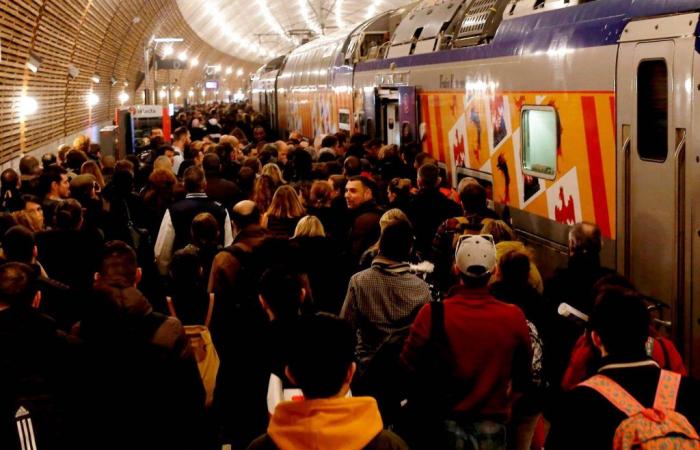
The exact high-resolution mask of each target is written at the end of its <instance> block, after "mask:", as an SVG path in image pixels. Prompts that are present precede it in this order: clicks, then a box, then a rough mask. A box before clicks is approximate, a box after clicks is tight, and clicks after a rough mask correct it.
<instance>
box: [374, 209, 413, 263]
mask: <svg viewBox="0 0 700 450" xmlns="http://www.w3.org/2000/svg"><path fill="white" fill-rule="evenodd" d="M413 239H414V235H413V228H412V227H411V224H410V223H408V222H406V221H405V220H396V219H395V220H392V221H391V222H389V223H388V224H387V226H386V227H384V229H383V230H382V234H381V236H380V237H379V254H380V255H382V256H384V257H386V258H389V259H391V260H393V261H407V260H408V258H409V256H410V255H411V248H412V247H413Z"/></svg>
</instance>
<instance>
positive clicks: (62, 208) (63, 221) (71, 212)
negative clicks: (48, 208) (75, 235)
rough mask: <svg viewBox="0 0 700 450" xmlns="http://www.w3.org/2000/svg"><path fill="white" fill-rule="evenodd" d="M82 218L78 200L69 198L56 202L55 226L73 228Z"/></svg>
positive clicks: (62, 228)
mask: <svg viewBox="0 0 700 450" xmlns="http://www.w3.org/2000/svg"><path fill="white" fill-rule="evenodd" d="M82 220H83V207H82V206H81V205H80V202H79V201H78V200H75V199H72V198H69V199H66V200H64V201H62V202H60V203H59V204H58V206H57V207H56V213H55V215H54V222H55V223H56V228H59V229H61V230H75V229H77V228H78V227H79V226H80V222H81V221H82Z"/></svg>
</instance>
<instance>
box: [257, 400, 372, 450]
mask: <svg viewBox="0 0 700 450" xmlns="http://www.w3.org/2000/svg"><path fill="white" fill-rule="evenodd" d="M382 428H383V424H382V418H381V416H380V414H379V409H378V408H377V402H376V400H374V399H373V398H372V397H349V398H329V399H316V400H303V401H298V402H282V403H280V404H279V405H277V408H276V409H275V413H274V415H273V416H272V419H271V420H270V426H269V427H268V429H267V433H268V435H269V436H270V438H271V439H272V440H273V441H274V443H275V444H276V445H277V447H279V448H280V450H300V449H306V450H326V449H327V450H336V449H341V448H342V449H344V450H360V449H362V448H364V447H365V446H366V445H367V444H369V443H370V441H372V439H374V438H375V437H376V436H377V435H378V434H379V433H380V432H381V431H382Z"/></svg>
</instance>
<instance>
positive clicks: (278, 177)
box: [261, 163, 287, 188]
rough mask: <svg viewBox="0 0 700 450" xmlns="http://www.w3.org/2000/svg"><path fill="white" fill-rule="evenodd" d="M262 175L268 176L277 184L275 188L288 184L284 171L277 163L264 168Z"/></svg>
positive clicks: (268, 164)
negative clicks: (283, 175) (283, 174)
mask: <svg viewBox="0 0 700 450" xmlns="http://www.w3.org/2000/svg"><path fill="white" fill-rule="evenodd" d="M261 175H267V176H269V177H270V178H272V182H273V183H274V184H275V188H278V187H280V186H282V185H283V184H287V182H286V181H284V178H283V177H282V171H281V170H280V167H279V166H278V165H277V164H275V163H267V164H265V165H264V166H263V168H262V172H261Z"/></svg>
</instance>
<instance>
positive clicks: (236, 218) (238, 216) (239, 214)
mask: <svg viewBox="0 0 700 450" xmlns="http://www.w3.org/2000/svg"><path fill="white" fill-rule="evenodd" d="M231 220H232V221H233V223H234V225H236V228H237V229H238V230H241V229H243V228H245V227H247V226H249V225H252V224H257V223H260V210H259V209H258V206H257V205H256V204H255V202H253V201H251V200H243V201H240V202H238V203H236V205H235V206H234V207H233V211H232V214H231Z"/></svg>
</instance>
